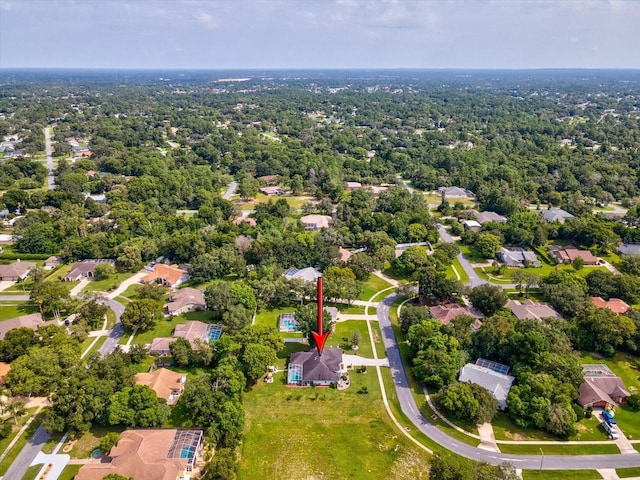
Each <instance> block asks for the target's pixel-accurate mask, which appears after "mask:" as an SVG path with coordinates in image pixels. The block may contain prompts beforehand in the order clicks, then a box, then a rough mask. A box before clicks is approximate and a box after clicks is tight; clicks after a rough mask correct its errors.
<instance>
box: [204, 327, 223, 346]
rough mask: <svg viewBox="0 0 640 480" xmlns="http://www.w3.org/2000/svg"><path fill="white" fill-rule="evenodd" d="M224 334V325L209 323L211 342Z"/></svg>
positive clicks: (208, 329) (208, 331)
mask: <svg viewBox="0 0 640 480" xmlns="http://www.w3.org/2000/svg"><path fill="white" fill-rule="evenodd" d="M221 335H222V325H209V326H208V327H207V337H208V338H209V341H210V342H213V341H215V340H218V339H219V338H220V336H221Z"/></svg>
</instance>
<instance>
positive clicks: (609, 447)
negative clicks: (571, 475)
mask: <svg viewBox="0 0 640 480" xmlns="http://www.w3.org/2000/svg"><path fill="white" fill-rule="evenodd" d="M540 448H542V451H543V452H544V454H545V455H609V454H611V455H613V454H618V453H620V449H618V447H617V446H616V445H615V444H614V443H613V442H612V443H610V444H608V443H606V444H602V445H591V444H589V445H580V444H570V445H566V444H565V445H563V444H558V445H513V444H505V443H501V444H500V451H501V452H502V453H515V454H523V455H536V454H539V453H540ZM547 478H549V477H547Z"/></svg>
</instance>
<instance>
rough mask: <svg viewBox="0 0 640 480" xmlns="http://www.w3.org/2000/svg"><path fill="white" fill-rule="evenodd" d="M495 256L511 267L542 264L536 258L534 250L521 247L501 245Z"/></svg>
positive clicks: (538, 265)
mask: <svg viewBox="0 0 640 480" xmlns="http://www.w3.org/2000/svg"><path fill="white" fill-rule="evenodd" d="M496 258H497V259H498V260H500V262H501V263H504V264H505V265H506V266H507V267H512V268H524V267H541V266H542V262H541V261H540V260H538V257H537V256H536V254H535V253H534V252H532V251H531V250H525V249H524V248H521V247H502V248H500V250H498V251H497V253H496Z"/></svg>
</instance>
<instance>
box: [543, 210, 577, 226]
mask: <svg viewBox="0 0 640 480" xmlns="http://www.w3.org/2000/svg"><path fill="white" fill-rule="evenodd" d="M542 218H544V219H545V221H547V222H558V223H564V222H565V220H568V219H571V218H576V217H574V216H573V215H571V214H570V213H569V212H567V211H566V210H563V209H561V208H550V209H549V210H545V211H544V212H543V213H542Z"/></svg>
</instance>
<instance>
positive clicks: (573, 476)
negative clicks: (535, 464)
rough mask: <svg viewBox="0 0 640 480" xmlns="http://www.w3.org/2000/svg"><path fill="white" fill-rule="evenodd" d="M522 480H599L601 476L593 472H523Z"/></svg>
mask: <svg viewBox="0 0 640 480" xmlns="http://www.w3.org/2000/svg"><path fill="white" fill-rule="evenodd" d="M522 478H523V479H524V480H549V479H554V480H555V479H558V480H561V479H563V480H600V479H602V476H601V475H600V474H599V473H598V472H597V471H595V470H542V471H539V470H523V471H522Z"/></svg>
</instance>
